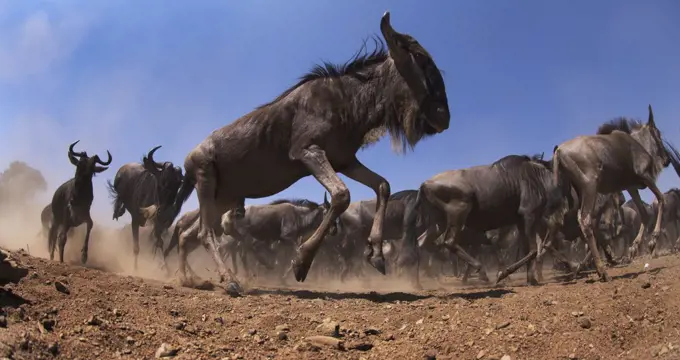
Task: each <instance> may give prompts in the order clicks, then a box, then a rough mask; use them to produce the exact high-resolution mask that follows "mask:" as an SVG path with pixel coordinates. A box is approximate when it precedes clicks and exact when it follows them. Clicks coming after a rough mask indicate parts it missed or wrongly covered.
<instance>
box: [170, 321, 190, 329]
mask: <svg viewBox="0 0 680 360" xmlns="http://www.w3.org/2000/svg"><path fill="white" fill-rule="evenodd" d="M186 326H187V323H185V322H178V323H175V324H174V325H173V327H174V328H175V330H184V328H185V327H186Z"/></svg>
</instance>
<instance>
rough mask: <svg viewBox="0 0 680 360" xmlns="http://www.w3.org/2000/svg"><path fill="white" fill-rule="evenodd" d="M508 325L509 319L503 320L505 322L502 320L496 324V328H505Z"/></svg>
mask: <svg viewBox="0 0 680 360" xmlns="http://www.w3.org/2000/svg"><path fill="white" fill-rule="evenodd" d="M508 326H510V322H509V321H505V322H502V323H500V324H498V325H496V329H499V330H500V329H503V328H506V327H508Z"/></svg>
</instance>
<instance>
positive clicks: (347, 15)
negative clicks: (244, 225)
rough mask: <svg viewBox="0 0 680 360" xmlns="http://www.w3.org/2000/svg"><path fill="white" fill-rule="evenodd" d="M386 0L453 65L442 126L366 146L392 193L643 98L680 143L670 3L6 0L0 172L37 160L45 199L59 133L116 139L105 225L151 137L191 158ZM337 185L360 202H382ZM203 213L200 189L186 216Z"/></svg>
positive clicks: (1, 23) (543, 146) (365, 23)
mask: <svg viewBox="0 0 680 360" xmlns="http://www.w3.org/2000/svg"><path fill="white" fill-rule="evenodd" d="M387 9H389V10H390V11H391V13H392V24H393V26H394V27H395V29H396V30H398V31H400V32H405V33H408V34H411V35H412V36H414V37H415V38H416V39H417V40H418V41H419V42H420V43H421V44H422V45H423V46H424V47H425V48H426V49H427V50H428V51H429V52H430V53H431V54H432V55H433V57H434V59H435V62H436V63H437V65H438V66H439V67H440V68H441V69H443V70H444V71H445V75H444V77H445V82H446V86H447V93H448V98H449V106H450V108H451V126H450V128H449V130H447V131H446V132H444V133H443V134H440V135H438V136H436V137H433V138H430V139H427V140H425V141H424V142H422V143H420V144H419V145H418V146H417V147H416V149H415V152H413V153H408V154H406V155H404V156H399V155H397V154H395V153H392V152H391V150H390V145H389V140H387V139H385V140H383V141H382V142H380V143H379V144H377V145H376V146H374V147H371V148H370V149H368V150H365V151H363V152H361V153H359V158H360V159H361V160H362V161H363V162H364V163H365V164H366V165H368V166H369V167H370V168H372V169H373V170H375V171H376V172H378V173H380V174H382V175H383V176H385V177H386V178H387V179H388V180H389V181H390V183H391V185H392V190H393V191H398V190H402V189H413V188H417V187H418V185H419V184H420V183H421V182H422V181H424V180H425V179H427V178H429V177H431V176H433V175H435V174H436V173H438V172H441V171H444V170H448V169H456V168H463V167H468V166H472V165H477V164H484V163H489V162H492V161H494V160H496V159H498V158H500V157H502V156H504V155H507V154H512V153H515V154H523V153H528V154H533V153H540V152H546V153H550V151H552V148H553V146H554V145H555V144H558V143H560V142H562V141H564V140H567V139H569V138H572V137H574V136H577V135H580V134H591V133H593V132H595V130H596V129H597V127H598V125H599V124H600V123H602V122H603V121H606V120H608V119H610V118H611V117H614V116H620V115H626V116H635V117H642V118H644V119H646V116H647V104H649V103H651V104H652V105H653V107H654V110H655V114H656V119H657V124H658V126H659V127H660V128H661V129H662V131H663V132H664V134H665V136H666V137H667V138H668V139H670V140H671V141H673V142H675V143H676V144H677V145H680V121H679V120H680V46H678V44H677V38H678V35H680V22H678V21H677V19H678V18H680V2H677V1H675V0H657V1H646V2H643V1H636V0H600V1H586V0H576V1H569V2H566V1H564V2H557V1H539V0H525V1H512V2H511V1H496V0H488V1H475V0H469V1H462V0H461V1H444V0H442V1H434V0H430V1H385V0H380V1H379V0H373V1H370V2H368V1H358V0H353V1H343V2H331V1H301V0H287V1H264V0H249V1H239V2H236V1H217V0H215V1H213V0H203V1H160V0H144V1H138V0H135V1H126V0H116V1H110V0H106V1H98V0H88V1H69V0H59V1H8V0H0V167H3V168H4V167H5V166H7V164H8V163H9V162H11V161H12V160H15V159H21V160H25V161H27V162H28V163H29V164H31V165H33V166H35V167H38V168H39V169H41V170H43V172H44V173H46V175H47V176H48V182H49V194H45V196H44V197H43V198H44V201H45V202H47V201H48V200H46V199H48V198H50V197H51V194H52V191H53V190H54V189H55V188H56V187H57V186H58V185H59V184H60V183H61V182H63V181H65V180H67V179H68V178H70V177H71V176H72V174H73V170H74V169H73V167H72V165H70V163H69V162H68V160H67V157H66V151H67V146H68V144H69V143H71V142H73V141H75V140H77V139H81V142H80V144H79V148H80V149H86V150H87V151H88V152H89V153H99V154H105V151H106V149H109V150H110V151H111V153H112V154H113V157H114V162H113V164H112V168H111V169H110V170H109V171H108V172H106V173H103V174H101V175H99V176H97V177H96V178H95V187H96V190H95V191H96V194H95V204H94V206H93V212H94V216H95V218H96V221H100V222H103V223H106V224H114V223H113V222H111V221H110V220H109V219H110V217H111V205H110V201H109V199H108V197H107V193H106V188H105V181H106V180H107V179H112V178H113V177H114V175H115V171H116V170H117V169H118V167H120V166H121V165H122V164H124V163H126V162H130V161H138V160H139V159H140V158H141V156H142V155H143V154H144V153H145V152H147V151H148V150H149V149H150V148H151V147H153V146H154V145H157V144H160V145H163V148H162V149H161V150H159V152H158V155H157V157H158V158H159V159H163V160H165V159H167V160H171V161H173V162H175V163H178V164H183V162H184V158H185V156H186V154H187V153H188V152H189V151H190V150H191V149H192V148H193V147H194V146H195V145H196V144H198V143H199V142H200V141H202V140H203V139H204V138H205V137H206V136H207V135H208V134H209V133H210V132H211V131H212V130H214V129H216V128H218V127H221V126H223V125H226V124H228V123H230V122H231V121H233V120H235V119H237V118H238V117H240V116H241V115H243V114H245V113H247V112H248V111H250V110H251V109H253V108H254V107H256V106H258V105H260V104H262V103H265V102H268V101H270V100H271V99H272V98H274V97H275V96H277V95H278V94H279V93H280V92H282V91H283V90H285V89H286V88H287V87H289V86H290V85H292V84H293V83H294V82H295V81H296V79H297V78H298V77H299V76H300V75H302V74H303V73H304V72H306V71H307V70H308V69H309V68H310V67H311V66H312V65H313V64H315V63H317V62H319V61H320V60H329V61H333V62H344V61H345V60H347V59H348V58H349V57H350V56H351V55H352V54H354V52H355V51H356V50H357V49H358V48H359V46H360V45H361V42H362V39H364V38H366V37H368V36H371V35H373V34H379V33H380V32H379V27H378V25H379V21H380V17H381V15H382V14H383V12H384V11H385V10H387ZM346 182H347V185H348V186H349V188H350V191H351V194H352V200H360V199H368V198H372V197H374V194H373V192H372V191H371V190H370V189H368V188H366V187H364V186H362V185H360V184H357V183H355V182H353V181H351V180H346ZM679 182H680V180H678V178H677V176H676V175H675V174H673V173H672V171H666V172H664V173H663V174H662V176H661V179H660V184H661V187H662V189H663V190H666V189H668V188H669V187H671V186H678V183H679ZM283 196H286V197H306V198H310V199H312V200H317V201H320V200H321V197H322V196H323V188H322V187H321V186H320V185H318V184H317V183H316V181H315V180H314V179H313V178H306V179H303V180H301V181H299V182H298V183H296V184H295V185H293V186H292V187H291V188H289V189H287V190H286V191H285V192H283V193H281V194H279V195H277V196H276V197H283ZM643 196H644V198H645V200H647V201H650V200H651V194H650V193H649V192H648V191H645V192H644V194H643ZM268 200H270V199H258V200H249V203H262V202H265V201H268ZM195 207H197V201H196V198H195V196H192V198H191V200H190V201H189V202H188V203H187V204H186V205H185V207H184V210H190V209H193V208H195ZM125 221H129V220H128V217H127V215H126V220H125ZM119 225H120V226H122V223H120V224H119Z"/></svg>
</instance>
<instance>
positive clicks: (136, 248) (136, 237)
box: [130, 220, 139, 272]
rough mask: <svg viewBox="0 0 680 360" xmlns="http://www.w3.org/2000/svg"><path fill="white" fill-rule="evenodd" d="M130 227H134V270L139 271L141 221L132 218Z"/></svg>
mask: <svg viewBox="0 0 680 360" xmlns="http://www.w3.org/2000/svg"><path fill="white" fill-rule="evenodd" d="M130 228H132V252H133V254H134V257H135V260H134V270H135V272H136V271H137V258H138V257H139V223H138V222H137V221H135V220H132V222H131V223H130Z"/></svg>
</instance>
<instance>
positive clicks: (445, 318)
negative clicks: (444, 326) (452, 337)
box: [442, 315, 451, 321]
mask: <svg viewBox="0 0 680 360" xmlns="http://www.w3.org/2000/svg"><path fill="white" fill-rule="evenodd" d="M450 318H451V316H449V315H444V316H442V320H444V321H448V320H449V319H450Z"/></svg>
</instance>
